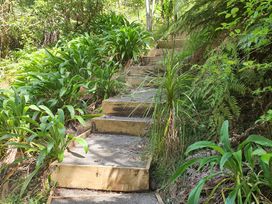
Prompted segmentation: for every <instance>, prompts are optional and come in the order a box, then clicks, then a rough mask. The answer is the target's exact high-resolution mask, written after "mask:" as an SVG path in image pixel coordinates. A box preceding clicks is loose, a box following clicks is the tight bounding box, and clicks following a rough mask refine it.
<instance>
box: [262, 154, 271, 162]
mask: <svg viewBox="0 0 272 204" xmlns="http://www.w3.org/2000/svg"><path fill="white" fill-rule="evenodd" d="M271 157H272V153H268V154H263V155H262V156H261V160H262V161H263V162H264V163H265V164H267V165H269V163H270V159H271Z"/></svg>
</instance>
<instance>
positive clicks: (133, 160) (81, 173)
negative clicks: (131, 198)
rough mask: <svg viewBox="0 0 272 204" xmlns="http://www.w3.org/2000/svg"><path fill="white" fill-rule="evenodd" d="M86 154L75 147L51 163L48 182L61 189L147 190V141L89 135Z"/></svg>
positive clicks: (148, 164) (135, 138)
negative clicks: (51, 170)
mask: <svg viewBox="0 0 272 204" xmlns="http://www.w3.org/2000/svg"><path fill="white" fill-rule="evenodd" d="M86 141H87V142H88V144H89V152H88V153H87V154H85V153H84V150H83V148H82V147H81V146H79V145H74V147H72V148H71V149H70V151H67V152H66V153H65V156H64V160H63V162H61V163H57V162H56V163H53V168H54V169H55V170H54V172H53V174H52V180H53V181H55V182H57V185H58V187H62V188H81V189H92V190H104V191H118V192H135V191H146V190H149V168H150V163H151V159H150V158H144V157H143V152H144V151H145V148H146V143H147V138H145V137H134V136H127V135H109V134H91V135H89V136H88V137H87V138H86Z"/></svg>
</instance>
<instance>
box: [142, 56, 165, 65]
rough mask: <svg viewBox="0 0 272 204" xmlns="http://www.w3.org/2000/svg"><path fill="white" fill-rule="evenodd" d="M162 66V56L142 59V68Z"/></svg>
mask: <svg viewBox="0 0 272 204" xmlns="http://www.w3.org/2000/svg"><path fill="white" fill-rule="evenodd" d="M162 64H163V57H162V56H155V57H142V58H141V62H140V65H141V66H158V65H162Z"/></svg>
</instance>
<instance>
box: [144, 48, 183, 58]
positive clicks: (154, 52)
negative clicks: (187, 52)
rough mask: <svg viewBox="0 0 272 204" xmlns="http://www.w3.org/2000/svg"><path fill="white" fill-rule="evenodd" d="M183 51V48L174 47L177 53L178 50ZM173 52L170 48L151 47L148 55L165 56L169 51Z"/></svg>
mask: <svg viewBox="0 0 272 204" xmlns="http://www.w3.org/2000/svg"><path fill="white" fill-rule="evenodd" d="M180 51H181V48H175V49H174V52H175V53H177V52H180ZM172 52H173V49H168V48H163V49H162V48H155V49H151V50H150V51H149V52H148V54H147V56H148V57H158V56H165V55H167V54H168V53H172Z"/></svg>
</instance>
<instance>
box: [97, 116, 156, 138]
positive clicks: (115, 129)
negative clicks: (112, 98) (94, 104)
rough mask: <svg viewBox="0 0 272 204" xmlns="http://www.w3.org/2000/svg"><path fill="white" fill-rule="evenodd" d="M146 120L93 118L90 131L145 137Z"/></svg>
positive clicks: (147, 125) (149, 123) (148, 122)
mask: <svg viewBox="0 0 272 204" xmlns="http://www.w3.org/2000/svg"><path fill="white" fill-rule="evenodd" d="M150 125H151V120H148V119H134V120H130V119H126V118H124V119H120V118H117V119H109V118H105V117H101V118H95V119H93V121H92V131H93V132H96V133H111V134H122V135H133V136H145V135H146V134H147V132H148V129H149V128H150Z"/></svg>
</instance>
